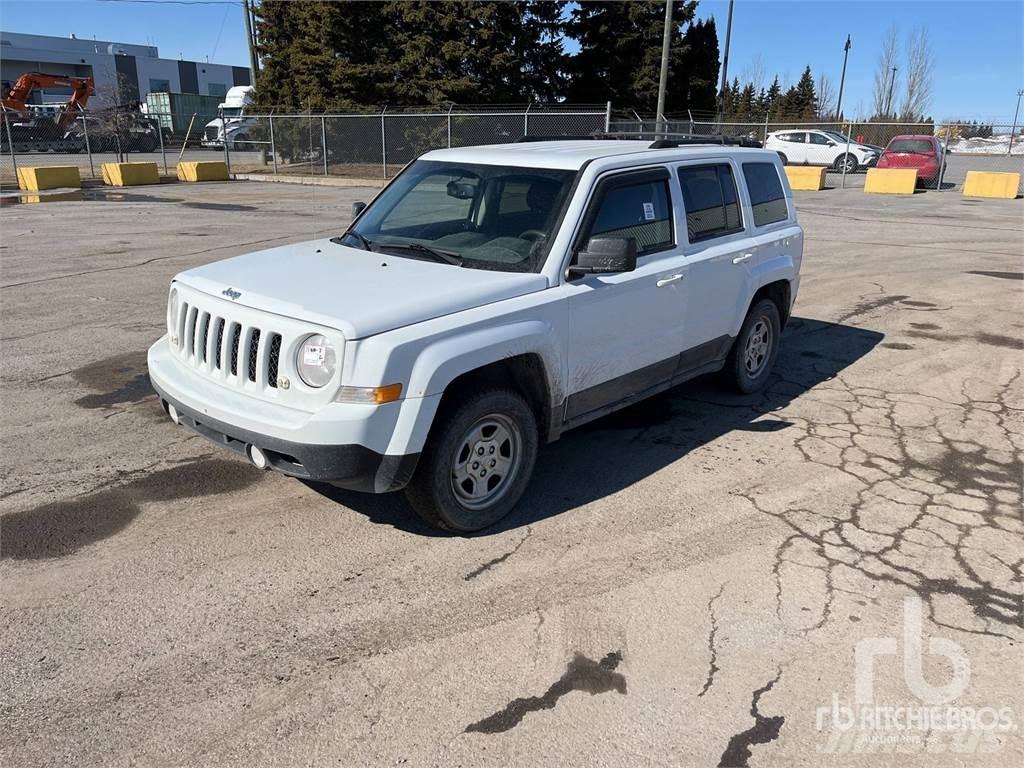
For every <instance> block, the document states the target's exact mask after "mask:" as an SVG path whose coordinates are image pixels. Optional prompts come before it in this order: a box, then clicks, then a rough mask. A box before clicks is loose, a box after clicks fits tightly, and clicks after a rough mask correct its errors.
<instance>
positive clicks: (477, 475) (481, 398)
mask: <svg viewBox="0 0 1024 768" xmlns="http://www.w3.org/2000/svg"><path fill="white" fill-rule="evenodd" d="M438 419H439V421H438V422H437V423H436V424H435V427H434V430H433V431H432V432H431V435H430V438H429V439H428V441H427V446H426V448H425V450H424V451H423V455H422V456H421V457H420V461H419V465H418V466H417V468H416V474H415V475H414V476H413V479H412V482H411V483H409V486H408V487H407V488H406V492H405V493H406V498H408V500H409V503H410V504H411V505H412V507H413V509H415V510H416V512H417V514H419V516H420V517H421V518H423V520H425V521H426V522H427V523H429V524H431V525H434V526H437V527H439V528H444V529H446V530H449V531H455V532H459V533H466V532H469V531H477V530H480V529H481V528H486V527H487V526H489V525H493V524H494V523H496V522H498V520H500V519H501V518H503V517H505V515H507V514H508V513H509V512H511V511H512V508H513V507H514V506H515V505H516V503H517V502H518V501H519V498H520V497H521V496H522V495H523V491H524V490H526V486H527V484H528V483H529V480H530V476H531V475H532V474H533V466H534V463H535V462H536V459H537V448H538V444H539V437H538V430H537V420H536V418H535V417H534V415H533V411H532V410H531V409H530V406H529V405H528V404H527V403H526V401H525V400H524V399H523V398H522V397H521V396H520V395H519V394H517V393H516V392H513V391H511V390H507V389H491V390H484V391H483V392H480V393H478V394H475V395H471V396H469V398H468V399H466V400H465V401H463V402H461V403H458V404H456V405H454V406H452V407H450V408H446V412H445V413H443V414H439V415H438Z"/></svg>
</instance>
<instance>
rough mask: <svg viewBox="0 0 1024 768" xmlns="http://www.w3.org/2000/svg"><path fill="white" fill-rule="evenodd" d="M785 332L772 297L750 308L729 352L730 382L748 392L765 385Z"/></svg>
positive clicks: (726, 373)
mask: <svg viewBox="0 0 1024 768" xmlns="http://www.w3.org/2000/svg"><path fill="white" fill-rule="evenodd" d="M781 336H782V322H781V320H780V318H779V308H778V307H777V306H776V305H775V302H774V301H772V300H771V299H761V300H760V301H759V302H757V303H756V304H755V305H754V306H752V307H751V308H750V311H749V312H748V313H747V317H746V319H744V321H743V327H742V328H740V333H739V336H737V337H736V341H735V342H734V343H733V345H732V350H731V351H730V352H729V357H728V359H727V360H726V363H725V368H724V373H725V375H726V377H727V379H728V382H729V384H730V385H732V386H733V387H734V388H735V389H737V390H739V391H740V392H742V393H744V394H750V393H752V392H757V391H758V390H759V389H762V388H763V387H764V386H765V384H767V383H768V377H769V375H771V371H772V366H773V365H775V358H776V357H777V356H778V354H779V339H780V337H781Z"/></svg>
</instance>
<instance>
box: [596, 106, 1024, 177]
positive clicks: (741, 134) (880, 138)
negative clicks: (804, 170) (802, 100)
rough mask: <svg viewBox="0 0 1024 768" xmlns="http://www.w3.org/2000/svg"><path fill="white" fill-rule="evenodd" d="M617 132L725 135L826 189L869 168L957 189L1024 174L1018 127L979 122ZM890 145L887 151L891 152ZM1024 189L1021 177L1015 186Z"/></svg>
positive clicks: (644, 126)
mask: <svg viewBox="0 0 1024 768" xmlns="http://www.w3.org/2000/svg"><path fill="white" fill-rule="evenodd" d="M609 130H610V131H611V133H612V134H614V135H621V136H625V137H632V136H638V137H642V138H649V139H652V140H653V139H655V138H659V137H661V138H672V137H674V136H680V137H681V136H697V137H701V136H707V137H719V136H725V137H728V138H731V139H743V140H745V141H748V142H751V143H754V144H757V145H759V146H764V147H766V148H768V149H773V150H775V151H776V152H778V153H779V156H780V157H781V158H782V160H783V162H784V163H786V164H787V165H809V166H817V167H822V168H825V169H826V174H825V180H826V186H827V187H839V188H849V187H854V188H856V187H863V186H864V174H865V172H866V171H867V170H868V168H874V167H876V166H879V165H881V167H890V168H917V169H918V182H919V184H920V186H921V187H922V188H925V189H942V190H950V189H954V190H959V189H960V188H961V187H962V186H963V183H964V181H965V179H966V178H967V172H968V171H996V172H1007V173H1020V174H1021V175H1022V179H1024V136H1022V135H1021V133H1022V132H1021V130H1020V126H1016V125H1011V124H1009V123H1007V124H985V125H980V126H979V125H978V124H976V123H971V124H967V123H963V122H957V123H941V122H929V123H907V122H875V121H870V122H851V121H844V122H834V123H828V122H813V123H810V122H800V121H786V120H769V119H767V118H766V119H765V120H762V121H759V122H719V121H715V120H691V119H677V120H667V121H661V122H658V121H655V120H653V119H649V120H648V119H641V118H635V119H633V120H613V121H611V122H610V126H609ZM887 149H888V152H887V151H886V150H887ZM1018 194H1024V181H1022V183H1021V184H1020V185H1019V187H1018Z"/></svg>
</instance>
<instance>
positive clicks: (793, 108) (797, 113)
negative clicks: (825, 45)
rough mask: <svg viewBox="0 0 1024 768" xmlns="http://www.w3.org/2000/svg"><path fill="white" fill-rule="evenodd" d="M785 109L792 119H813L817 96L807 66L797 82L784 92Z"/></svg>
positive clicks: (815, 111)
mask: <svg viewBox="0 0 1024 768" xmlns="http://www.w3.org/2000/svg"><path fill="white" fill-rule="evenodd" d="M786 111H787V114H788V116H790V117H791V118H792V119H794V120H813V119H814V116H815V115H816V114H817V112H818V97H817V94H816V92H815V88H814V76H813V75H812V74H811V68H810V66H808V67H807V68H806V69H804V73H803V74H802V75H801V76H800V79H799V80H798V81H797V84H796V85H794V86H793V87H792V88H790V89H789V91H788V92H787V94H786Z"/></svg>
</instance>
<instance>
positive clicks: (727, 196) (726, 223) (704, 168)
mask: <svg viewBox="0 0 1024 768" xmlns="http://www.w3.org/2000/svg"><path fill="white" fill-rule="evenodd" d="M679 184H680V186H681V187H682V188H683V205H684V206H685V208H686V232H687V235H688V236H689V239H690V242H691V243H695V242H698V241H700V240H707V239H709V238H712V237H722V236H724V235H729V234H732V233H734V232H740V231H742V230H743V221H742V219H741V218H740V207H739V203H738V201H737V197H736V181H735V180H734V179H733V177H732V168H731V167H730V166H729V164H728V163H716V164H714V165H688V166H683V167H682V168H680V169H679Z"/></svg>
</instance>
